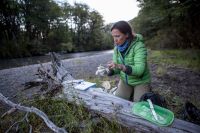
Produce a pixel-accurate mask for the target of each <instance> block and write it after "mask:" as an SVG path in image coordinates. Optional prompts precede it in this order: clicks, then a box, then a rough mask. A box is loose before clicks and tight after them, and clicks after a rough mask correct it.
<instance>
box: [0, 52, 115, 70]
mask: <svg viewBox="0 0 200 133" xmlns="http://www.w3.org/2000/svg"><path fill="white" fill-rule="evenodd" d="M112 52H113V50H106V51H92V52H80V53H69V54H59V58H60V59H62V60H63V59H70V58H78V57H85V56H92V55H98V54H105V53H112ZM49 61H51V58H50V55H45V56H34V57H26V58H16V59H0V70H2V69H7V68H13V67H19V66H26V65H32V64H38V63H45V62H49Z"/></svg>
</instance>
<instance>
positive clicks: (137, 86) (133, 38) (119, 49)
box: [108, 21, 151, 102]
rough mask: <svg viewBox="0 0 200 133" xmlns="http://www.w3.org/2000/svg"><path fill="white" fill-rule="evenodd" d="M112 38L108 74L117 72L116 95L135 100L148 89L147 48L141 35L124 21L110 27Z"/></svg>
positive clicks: (149, 79) (149, 78)
mask: <svg viewBox="0 0 200 133" xmlns="http://www.w3.org/2000/svg"><path fill="white" fill-rule="evenodd" d="M111 32H112V37H113V39H114V44H115V48H114V54H113V61H112V62H110V63H108V68H109V70H110V71H109V73H108V76H111V75H114V74H119V75H120V81H119V84H118V89H117V91H116V93H115V95H116V96H118V97H121V98H124V99H127V100H131V101H134V102H137V101H139V100H140V97H141V96H142V95H143V94H144V93H146V92H149V91H150V87H149V86H150V81H151V77H150V72H149V68H148V65H147V49H146V48H145V45H144V40H143V38H142V36H141V35H139V34H134V33H132V29H131V27H130V25H129V24H128V23H127V22H126V21H119V22H117V23H115V24H114V25H113V27H112V28H111Z"/></svg>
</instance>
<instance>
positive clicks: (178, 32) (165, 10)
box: [131, 0, 200, 49]
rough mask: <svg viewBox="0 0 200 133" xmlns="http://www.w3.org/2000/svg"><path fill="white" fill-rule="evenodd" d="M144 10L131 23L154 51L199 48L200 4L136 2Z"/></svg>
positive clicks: (192, 1)
mask: <svg viewBox="0 0 200 133" xmlns="http://www.w3.org/2000/svg"><path fill="white" fill-rule="evenodd" d="M137 1H138V2H139V3H140V4H139V6H140V7H141V10H140V12H139V14H138V17H136V18H134V19H133V20H131V24H132V25H133V27H134V28H135V30H136V31H137V32H140V33H142V34H143V35H144V37H145V39H146V44H147V45H148V46H149V47H151V48H157V49H160V48H161V49H163V48H198V49H199V48H200V1H199V0H137Z"/></svg>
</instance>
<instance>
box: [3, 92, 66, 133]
mask: <svg viewBox="0 0 200 133" xmlns="http://www.w3.org/2000/svg"><path fill="white" fill-rule="evenodd" d="M0 101H2V102H4V103H5V104H7V105H9V106H11V107H12V108H16V109H18V110H21V111H24V112H31V113H35V114H36V115H38V116H39V117H40V118H42V119H43V120H44V122H45V123H46V125H47V126H48V127H49V128H50V129H51V130H52V131H54V132H56V133H67V131H65V129H63V128H59V127H57V126H56V125H55V124H54V123H53V122H52V121H51V120H49V118H48V116H47V115H46V114H45V113H44V112H42V111H41V110H39V109H37V108H35V107H25V106H22V105H19V104H15V103H13V102H11V101H10V100H8V98H6V97H5V96H3V95H2V94H1V93H0ZM23 119H26V117H25V118H23ZM16 123H17V122H16ZM16 123H14V124H16ZM18 123H19V122H18ZM14 124H13V126H14Z"/></svg>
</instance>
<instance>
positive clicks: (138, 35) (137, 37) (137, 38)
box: [136, 34, 144, 43]
mask: <svg viewBox="0 0 200 133" xmlns="http://www.w3.org/2000/svg"><path fill="white" fill-rule="evenodd" d="M136 41H141V42H143V43H144V38H143V36H142V35H141V34H136Z"/></svg>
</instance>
